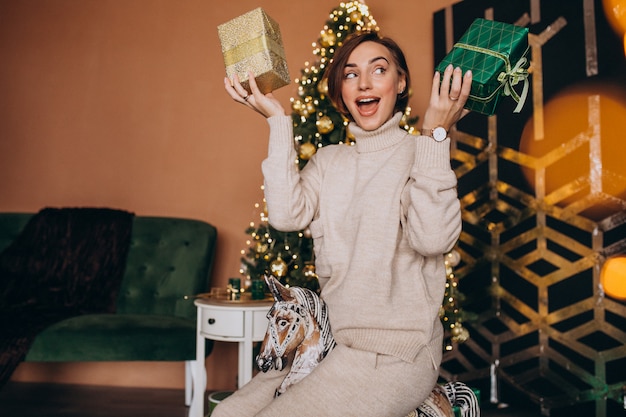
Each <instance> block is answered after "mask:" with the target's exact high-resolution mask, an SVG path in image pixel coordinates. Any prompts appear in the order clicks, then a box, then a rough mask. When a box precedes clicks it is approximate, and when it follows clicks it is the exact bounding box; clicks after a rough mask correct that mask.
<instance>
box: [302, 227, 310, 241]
mask: <svg viewBox="0 0 626 417" xmlns="http://www.w3.org/2000/svg"><path fill="white" fill-rule="evenodd" d="M302 235H303V236H304V237H306V238H307V239H310V238H311V229H309V228H308V227H307V228H306V229H304V230H303V231H302Z"/></svg>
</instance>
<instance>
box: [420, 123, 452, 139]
mask: <svg viewBox="0 0 626 417" xmlns="http://www.w3.org/2000/svg"><path fill="white" fill-rule="evenodd" d="M421 132H422V135H426V136H430V137H431V138H433V139H435V140H436V141H437V142H441V141H443V140H445V139H446V138H447V137H448V131H447V130H446V129H445V128H443V127H441V126H437V127H436V128H434V129H422V130H421Z"/></svg>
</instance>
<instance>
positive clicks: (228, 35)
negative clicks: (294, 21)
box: [217, 7, 291, 94]
mask: <svg viewBox="0 0 626 417" xmlns="http://www.w3.org/2000/svg"><path fill="white" fill-rule="evenodd" d="M217 32H218V35H219V38H220V43H221V44H222V53H223V55H224V64H225V65H226V75H227V76H228V78H232V77H233V76H234V75H235V74H237V75H238V76H239V80H240V81H241V85H242V86H243V87H244V88H245V89H246V90H248V92H250V84H249V80H248V71H252V72H253V73H254V75H255V79H256V83H257V85H258V87H259V90H261V92H262V93H263V94H266V93H269V92H271V91H273V90H276V89H277V88H280V87H283V86H285V85H287V84H289V83H290V82H291V80H290V78H289V70H288V69H287V60H286V58H285V50H284V48H283V42H282V38H281V36H280V28H279V27H278V24H277V23H276V22H275V21H274V20H273V19H272V18H271V17H269V16H268V15H267V14H266V13H265V11H263V9H262V8H260V7H259V8H256V9H254V10H251V11H249V12H248V13H245V14H243V15H241V16H238V17H236V18H234V19H232V20H230V21H228V22H226V23H223V24H221V25H219V26H218V27H217Z"/></svg>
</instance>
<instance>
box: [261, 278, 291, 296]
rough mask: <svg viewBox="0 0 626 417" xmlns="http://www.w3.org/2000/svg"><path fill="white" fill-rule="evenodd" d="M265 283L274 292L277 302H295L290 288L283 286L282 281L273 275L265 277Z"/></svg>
mask: <svg viewBox="0 0 626 417" xmlns="http://www.w3.org/2000/svg"><path fill="white" fill-rule="evenodd" d="M265 282H266V283H267V286H268V287H269V289H270V291H271V292H272V295H273V296H274V300H275V301H291V300H293V298H294V297H293V296H292V295H291V292H290V291H289V288H287V287H285V286H284V285H283V284H281V283H280V281H279V280H278V279H276V277H274V276H273V275H265Z"/></svg>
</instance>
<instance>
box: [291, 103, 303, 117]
mask: <svg viewBox="0 0 626 417" xmlns="http://www.w3.org/2000/svg"><path fill="white" fill-rule="evenodd" d="M291 108H292V109H293V111H295V112H296V113H298V114H302V109H304V103H302V100H294V101H293V103H291Z"/></svg>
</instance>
